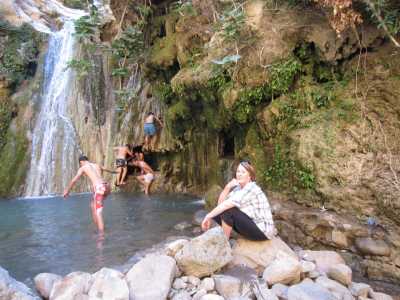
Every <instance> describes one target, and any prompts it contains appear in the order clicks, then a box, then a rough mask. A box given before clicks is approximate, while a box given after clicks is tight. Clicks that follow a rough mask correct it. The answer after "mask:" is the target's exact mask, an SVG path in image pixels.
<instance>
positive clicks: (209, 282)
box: [199, 277, 215, 292]
mask: <svg viewBox="0 0 400 300" xmlns="http://www.w3.org/2000/svg"><path fill="white" fill-rule="evenodd" d="M199 288H200V289H203V290H205V291H207V292H209V291H212V290H214V289H215V282H214V279H212V278H210V277H206V278H204V279H203V280H202V281H201V283H200V286H199Z"/></svg>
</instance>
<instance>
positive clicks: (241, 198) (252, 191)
mask: <svg viewBox="0 0 400 300" xmlns="http://www.w3.org/2000/svg"><path fill="white" fill-rule="evenodd" d="M228 199H229V200H230V201H231V202H232V203H233V204H234V205H235V206H236V207H237V208H239V209H240V210H241V211H242V212H244V213H245V214H246V215H248V216H249V217H250V218H251V219H252V220H253V221H254V223H255V224H256V225H257V227H258V228H260V230H261V231H262V232H263V233H264V234H265V235H266V237H267V238H269V239H271V238H272V237H273V236H275V235H276V229H275V226H274V221H273V220H272V213H271V208H270V206H269V202H268V199H267V196H266V195H265V194H264V192H263V191H262V190H261V188H260V187H259V186H258V185H257V184H256V183H255V182H254V181H252V182H249V183H248V184H246V185H245V186H244V187H243V188H241V187H240V185H238V186H236V187H235V188H233V190H232V191H231V192H230V193H229V194H228V196H227V200H228Z"/></svg>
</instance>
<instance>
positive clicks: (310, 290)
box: [288, 282, 337, 300]
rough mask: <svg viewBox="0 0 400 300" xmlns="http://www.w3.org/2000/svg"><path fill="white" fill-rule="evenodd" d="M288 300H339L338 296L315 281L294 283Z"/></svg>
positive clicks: (289, 291)
mask: <svg viewBox="0 0 400 300" xmlns="http://www.w3.org/2000/svg"><path fill="white" fill-rule="evenodd" d="M288 300H337V299H336V297H335V296H334V295H333V294H332V293H331V292H329V291H328V290H327V289H325V288H324V287H322V286H319V285H317V284H315V283H310V282H302V283H299V284H296V285H293V286H291V287H290V288H289V290H288Z"/></svg>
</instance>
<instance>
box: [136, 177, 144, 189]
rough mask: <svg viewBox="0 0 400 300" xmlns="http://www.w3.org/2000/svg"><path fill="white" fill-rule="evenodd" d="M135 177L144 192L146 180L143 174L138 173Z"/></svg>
mask: <svg viewBox="0 0 400 300" xmlns="http://www.w3.org/2000/svg"><path fill="white" fill-rule="evenodd" d="M136 179H137V180H138V181H139V183H140V184H141V185H142V186H143V188H144V192H146V181H145V180H144V175H139V176H136Z"/></svg>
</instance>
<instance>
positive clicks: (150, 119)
mask: <svg viewBox="0 0 400 300" xmlns="http://www.w3.org/2000/svg"><path fill="white" fill-rule="evenodd" d="M154 120H156V121H157V122H158V124H160V126H161V127H163V126H164V125H163V123H162V122H161V120H160V119H159V118H157V117H156V116H155V115H154V113H152V112H149V113H148V114H147V116H146V118H145V119H144V126H143V129H144V145H143V149H144V150H151V141H152V139H153V137H154V135H155V134H156V131H157V129H156V126H155V124H154Z"/></svg>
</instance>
